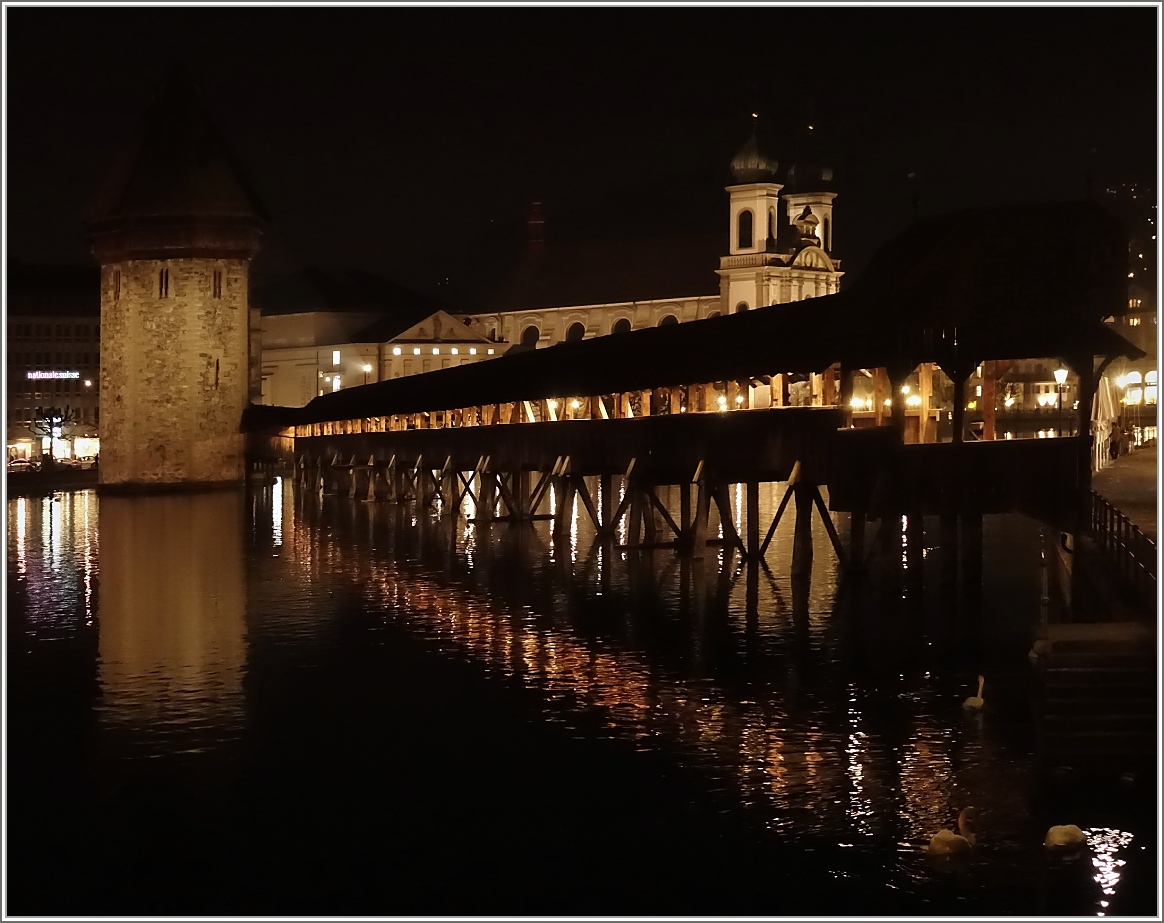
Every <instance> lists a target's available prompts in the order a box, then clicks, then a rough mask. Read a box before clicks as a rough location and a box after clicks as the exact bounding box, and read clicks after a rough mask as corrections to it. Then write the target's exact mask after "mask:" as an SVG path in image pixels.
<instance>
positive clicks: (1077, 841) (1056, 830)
mask: <svg viewBox="0 0 1164 923" xmlns="http://www.w3.org/2000/svg"><path fill="white" fill-rule="evenodd" d="M1086 842H1087V835H1086V834H1085V833H1084V832H1083V831H1082V830H1080V829H1079V828H1078V827H1076V826H1075V825H1074V824H1056V825H1055V826H1054V827H1052V828H1051V829H1050V830H1048V831H1047V836H1046V837H1045V838H1044V839H1043V845H1044V846H1049V847H1051V848H1053V849H1063V848H1074V847H1076V846H1082V845H1083V844H1084V843H1086Z"/></svg>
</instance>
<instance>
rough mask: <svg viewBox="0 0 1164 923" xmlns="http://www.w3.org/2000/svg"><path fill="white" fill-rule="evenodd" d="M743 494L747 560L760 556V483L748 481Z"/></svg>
mask: <svg viewBox="0 0 1164 923" xmlns="http://www.w3.org/2000/svg"><path fill="white" fill-rule="evenodd" d="M744 493H745V504H746V506H747V509H746V510H745V511H744V518H745V520H746V522H745V525H744V528H745V532H746V534H747V539H746V541H745V543H744V544H745V554H747V556H748V557H749V558H758V557H759V556H760V482H759V481H748V482H747V484H745V485H744Z"/></svg>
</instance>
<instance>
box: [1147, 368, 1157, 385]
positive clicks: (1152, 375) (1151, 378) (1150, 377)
mask: <svg viewBox="0 0 1164 923" xmlns="http://www.w3.org/2000/svg"><path fill="white" fill-rule="evenodd" d="M1156 383H1157V382H1156V370H1155V369H1153V370H1152V371H1151V372H1149V373H1148V374H1147V375H1145V376H1144V384H1146V385H1154V384H1156Z"/></svg>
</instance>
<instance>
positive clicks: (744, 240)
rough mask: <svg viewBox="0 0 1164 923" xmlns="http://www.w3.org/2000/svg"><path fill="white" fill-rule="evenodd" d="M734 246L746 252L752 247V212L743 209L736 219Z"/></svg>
mask: <svg viewBox="0 0 1164 923" xmlns="http://www.w3.org/2000/svg"><path fill="white" fill-rule="evenodd" d="M736 246H737V247H738V248H739V249H741V250H746V249H748V248H750V247H751V246H752V212H751V209H747V208H745V209H744V210H743V211H742V212H740V215H739V218H737V219H736Z"/></svg>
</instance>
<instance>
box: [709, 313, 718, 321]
mask: <svg viewBox="0 0 1164 923" xmlns="http://www.w3.org/2000/svg"><path fill="white" fill-rule="evenodd" d="M713 317H719V311H709V312H708V314H707V319H708V320H710V319H711V318H713Z"/></svg>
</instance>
